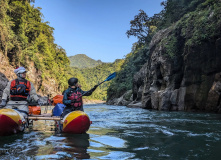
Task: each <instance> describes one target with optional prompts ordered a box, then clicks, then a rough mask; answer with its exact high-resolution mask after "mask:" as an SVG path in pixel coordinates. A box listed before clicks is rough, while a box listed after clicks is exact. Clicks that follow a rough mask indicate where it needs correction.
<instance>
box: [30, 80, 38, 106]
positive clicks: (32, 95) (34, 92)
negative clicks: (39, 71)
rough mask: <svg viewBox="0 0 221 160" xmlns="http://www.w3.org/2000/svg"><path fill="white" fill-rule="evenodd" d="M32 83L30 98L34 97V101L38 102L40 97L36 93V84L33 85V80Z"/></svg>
mask: <svg viewBox="0 0 221 160" xmlns="http://www.w3.org/2000/svg"><path fill="white" fill-rule="evenodd" d="M30 83H31V90H30V99H33V100H34V101H36V102H38V100H39V97H38V95H37V93H36V90H35V86H34V85H33V83H32V82H30Z"/></svg>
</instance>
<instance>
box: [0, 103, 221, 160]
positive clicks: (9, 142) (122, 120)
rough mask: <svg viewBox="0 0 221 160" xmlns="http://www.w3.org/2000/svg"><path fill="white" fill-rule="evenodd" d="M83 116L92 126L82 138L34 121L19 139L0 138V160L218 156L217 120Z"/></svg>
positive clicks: (103, 112)
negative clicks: (86, 117) (88, 118)
mask: <svg viewBox="0 0 221 160" xmlns="http://www.w3.org/2000/svg"><path fill="white" fill-rule="evenodd" d="M85 112H86V113H87V114H88V115H89V117H90V119H91V120H92V122H93V123H92V125H91V127H90V129H89V131H88V132H87V134H79V135H72V134H64V133H58V132H56V131H55V126H54V121H43V120H41V121H34V125H33V127H32V128H30V129H27V130H25V132H24V133H21V134H17V135H12V136H8V137H0V151H2V152H0V158H1V159H40V160H41V159H111V160H112V159H114V160H115V159H117V160H118V159H191V160H194V159H196V160H197V159H200V160H207V159H219V158H220V156H221V152H220V151H219V148H220V145H221V141H220V140H221V115H217V114H198V113H197V114H196V113H185V112H159V111H148V110H143V109H135V108H127V107H124V106H106V105H87V106H85ZM3 150H4V152H3ZM6 150H8V151H7V152H6Z"/></svg>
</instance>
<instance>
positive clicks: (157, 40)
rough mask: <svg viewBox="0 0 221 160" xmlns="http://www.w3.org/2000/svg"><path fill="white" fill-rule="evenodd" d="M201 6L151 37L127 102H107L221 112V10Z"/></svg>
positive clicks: (157, 108)
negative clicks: (145, 57)
mask: <svg viewBox="0 0 221 160" xmlns="http://www.w3.org/2000/svg"><path fill="white" fill-rule="evenodd" d="M219 5H220V3H219ZM216 6H218V5H216ZM203 7H204V8H203V9H202V8H201V9H202V10H200V11H199V10H198V11H197V12H193V13H190V14H186V15H185V16H184V17H183V18H182V19H181V20H180V21H178V22H177V23H175V24H173V26H171V27H169V28H167V29H163V30H161V31H159V32H157V33H156V34H155V35H154V37H153V38H152V41H151V43H150V44H148V45H149V48H150V51H149V52H150V58H149V59H147V61H146V63H145V65H143V67H142V68H141V70H140V71H139V72H138V73H136V74H135V75H134V78H133V89H132V97H131V99H128V100H125V98H123V97H124V96H125V95H123V96H122V97H121V98H117V99H114V100H111V101H109V102H108V103H109V104H116V105H127V106H130V107H142V108H146V109H156V110H176V111H177V110H179V111H180V110H182V111H183V110H184V111H213V112H219V113H221V104H220V101H221V12H220V10H218V9H214V8H213V7H212V6H203Z"/></svg>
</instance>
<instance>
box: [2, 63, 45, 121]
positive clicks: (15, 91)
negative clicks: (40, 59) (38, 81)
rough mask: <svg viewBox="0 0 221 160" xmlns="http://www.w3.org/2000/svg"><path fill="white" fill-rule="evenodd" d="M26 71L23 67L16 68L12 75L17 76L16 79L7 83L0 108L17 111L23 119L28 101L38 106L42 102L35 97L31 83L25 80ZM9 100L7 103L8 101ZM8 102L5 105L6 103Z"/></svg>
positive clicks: (27, 110) (26, 111)
mask: <svg viewBox="0 0 221 160" xmlns="http://www.w3.org/2000/svg"><path fill="white" fill-rule="evenodd" d="M26 72H27V71H26V69H25V68H24V67H17V68H16V69H15V70H14V73H15V74H16V75H17V79H14V80H12V81H9V82H8V84H7V86H6V88H5V89H4V91H3V95H2V102H1V104H0V107H1V108H2V107H5V108H10V109H17V110H18V111H20V112H21V113H22V114H23V116H24V117H27V115H28V112H29V109H28V101H29V100H34V101H36V102H38V103H39V104H40V105H41V104H42V102H41V101H40V99H39V97H38V96H37V93H36V90H35V87H34V85H33V84H32V82H30V81H28V80H26V79H25V78H26ZM8 100H9V101H8ZM7 101H8V103H7V105H6V102H7Z"/></svg>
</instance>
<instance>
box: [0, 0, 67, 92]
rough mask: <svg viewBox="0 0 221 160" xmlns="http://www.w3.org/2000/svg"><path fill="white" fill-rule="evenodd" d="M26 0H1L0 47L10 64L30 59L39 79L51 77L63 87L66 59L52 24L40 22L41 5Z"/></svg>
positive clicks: (21, 64) (22, 63) (24, 62)
mask: <svg viewBox="0 0 221 160" xmlns="http://www.w3.org/2000/svg"><path fill="white" fill-rule="evenodd" d="M30 2H33V1H27V0H1V1H0V6H1V9H0V41H1V43H0V49H1V50H2V51H3V53H4V55H5V56H6V57H8V59H9V61H10V63H11V65H13V66H25V67H27V66H28V60H32V61H33V62H34V64H35V67H36V69H37V70H38V71H40V72H41V73H42V79H43V80H44V79H47V78H50V77H54V78H55V79H56V81H57V83H58V84H59V89H60V90H63V89H64V88H65V86H66V85H67V79H68V77H69V76H68V70H69V68H70V67H69V63H70V62H69V59H68V57H67V56H66V52H65V50H64V49H63V48H62V47H59V46H58V45H56V44H55V43H54V37H53V30H54V29H53V28H52V27H50V26H49V22H43V20H42V16H43V15H42V13H41V12H40V9H41V8H35V7H34V6H33V5H30Z"/></svg>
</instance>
